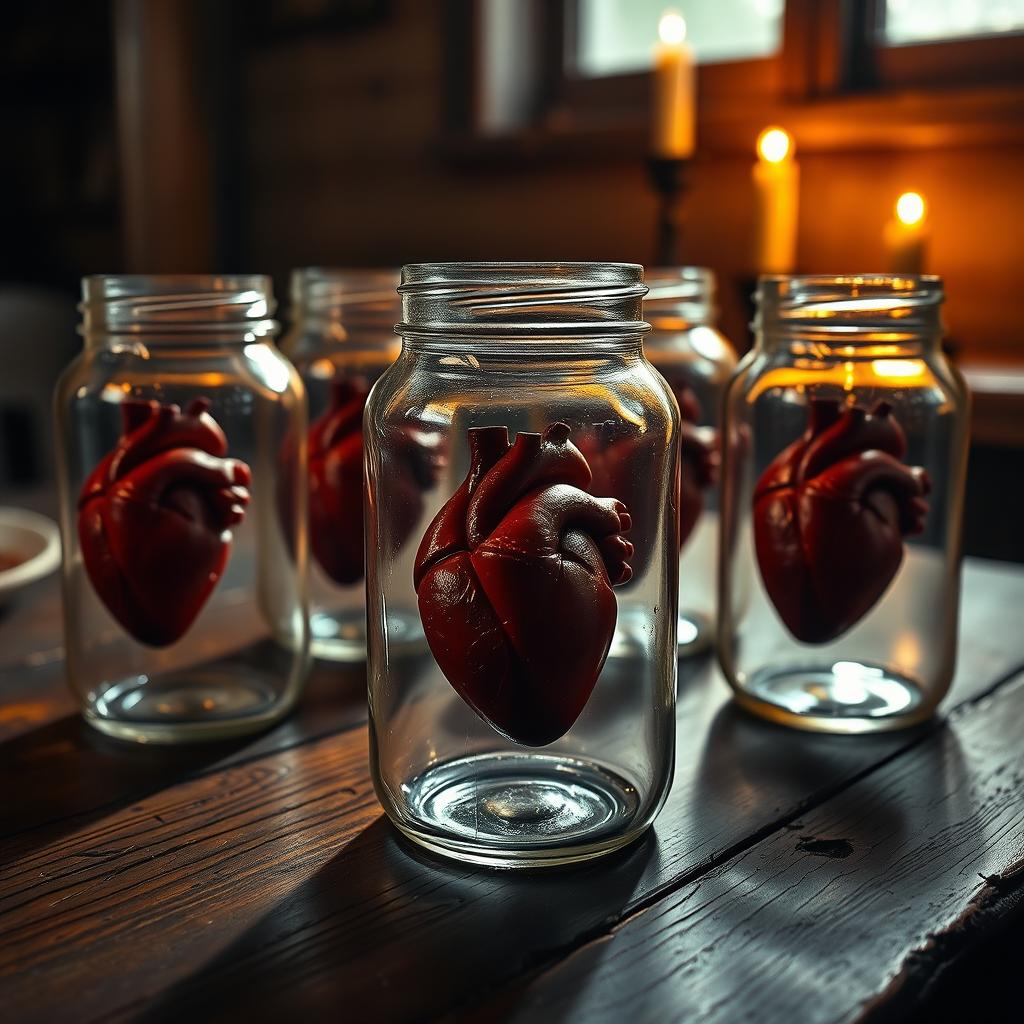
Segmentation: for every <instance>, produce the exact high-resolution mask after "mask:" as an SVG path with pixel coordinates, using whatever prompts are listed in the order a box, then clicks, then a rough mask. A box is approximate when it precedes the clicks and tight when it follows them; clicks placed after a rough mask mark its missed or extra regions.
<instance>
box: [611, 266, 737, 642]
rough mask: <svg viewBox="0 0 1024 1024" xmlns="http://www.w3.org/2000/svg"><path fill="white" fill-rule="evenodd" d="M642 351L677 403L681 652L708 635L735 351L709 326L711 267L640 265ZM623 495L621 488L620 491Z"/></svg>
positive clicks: (709, 637)
mask: <svg viewBox="0 0 1024 1024" xmlns="http://www.w3.org/2000/svg"><path fill="white" fill-rule="evenodd" d="M644 276H645V280H646V283H647V287H648V289H649V291H648V292H647V296H646V298H645V299H644V319H645V320H647V322H648V323H649V324H650V325H651V333H650V334H648V335H647V337H646V338H645V339H644V350H645V351H646V353H647V358H648V359H649V360H650V361H651V362H652V363H653V364H654V366H655V367H656V368H657V370H658V372H659V373H660V374H661V375H662V376H663V377H664V378H665V380H667V381H668V384H669V387H670V388H672V392H673V394H674V395H675V396H676V401H677V402H678V403H679V413H680V418H681V429H680V438H679V447H680V462H679V481H680V487H679V544H680V553H679V656H680V657H688V656H690V655H695V654H699V653H701V652H703V651H706V650H707V649H708V647H710V646H711V645H712V643H713V641H714V623H715V601H716V594H715V565H716V559H717V557H718V513H719V502H718V484H719V462H720V453H719V438H720V436H721V429H720V428H721V422H720V420H721V415H722V397H723V395H724V394H725V387H726V385H727V384H728V383H729V378H730V376H731V375H732V372H733V370H734V369H735V368H736V351H735V349H734V348H733V347H732V345H731V344H730V342H729V340H728V339H727V338H726V337H725V335H724V334H722V332H721V331H720V330H718V328H717V327H716V326H715V318H716V315H717V310H716V308H715V275H714V273H713V272H712V271H710V270H708V269H707V268H706V267H658V268H656V269H654V270H648V271H647V272H646V274H645V275H644ZM620 496H621V495H620Z"/></svg>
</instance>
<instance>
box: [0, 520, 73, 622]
mask: <svg viewBox="0 0 1024 1024" xmlns="http://www.w3.org/2000/svg"><path fill="white" fill-rule="evenodd" d="M0 552H3V553H4V554H11V555H16V556H20V557H21V558H23V559H24V561H23V562H21V563H20V564H19V565H16V566H14V567H13V568H12V569H0V604H2V603H4V602H5V601H6V600H8V599H9V598H10V597H11V596H12V595H13V594H14V593H15V592H16V591H18V590H20V589H21V588H22V587H27V586H28V585H29V584H30V583H35V581H36V580H39V579H42V578H43V577H44V576H49V575H50V573H51V572H53V571H54V569H56V568H57V566H58V565H60V530H58V529H57V524H56V523H55V522H54V521H53V520H52V519H47V518H46V516H41V515H38V514H37V513H35V512H28V511H26V510H25V509H21V508H0Z"/></svg>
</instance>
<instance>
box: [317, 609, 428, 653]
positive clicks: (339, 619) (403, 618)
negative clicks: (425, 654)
mask: <svg viewBox="0 0 1024 1024" xmlns="http://www.w3.org/2000/svg"><path fill="white" fill-rule="evenodd" d="M309 628H310V652H311V653H312V654H313V656H314V657H316V658H323V659H324V660H325V661H366V612H365V611H364V610H363V609H362V608H347V609H344V610H340V611H333V612H332V611H315V612H313V613H312V614H311V615H310V617H309ZM425 642H426V641H425V638H424V635H423V627H422V625H421V624H420V620H419V616H413V615H403V614H402V613H401V612H396V613H394V614H392V615H389V616H388V643H389V645H391V646H392V647H413V646H422V645H424V644H425Z"/></svg>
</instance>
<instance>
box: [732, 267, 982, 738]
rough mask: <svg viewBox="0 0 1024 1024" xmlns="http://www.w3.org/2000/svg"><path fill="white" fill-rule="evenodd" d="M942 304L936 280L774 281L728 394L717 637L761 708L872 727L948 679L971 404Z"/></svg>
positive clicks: (891, 721) (912, 711) (925, 706)
mask: <svg viewBox="0 0 1024 1024" xmlns="http://www.w3.org/2000/svg"><path fill="white" fill-rule="evenodd" d="M941 304H942V284H941V281H940V280H939V279H938V278H936V277H897V276H874V275H867V276H844V277H792V278H787V277H768V278H762V279H761V282H760V286H759V291H758V312H757V317H756V321H755V327H756V330H757V340H756V344H755V347H754V349H753V351H752V352H751V353H750V354H749V355H748V356H747V357H746V358H744V360H743V361H742V362H741V364H740V366H739V368H738V370H737V372H736V374H735V375H734V377H733V379H732V381H731V383H730V385H729V389H728V393H727V399H726V421H725V427H724V431H725V434H724V436H725V437H726V438H727V439H728V440H727V443H725V444H724V445H723V454H724V466H723V480H724V486H723V535H722V557H721V563H720V574H719V585H720V601H719V608H720V612H719V626H718V638H717V639H718V654H719V658H720V660H721V663H722V668H723V670H724V672H725V674H726V677H727V678H728V680H729V682H730V684H731V685H732V687H733V690H734V692H735V694H736V697H737V699H738V700H739V702H740V703H741V704H742V705H743V706H744V707H747V708H749V709H751V710H752V711H755V712H757V713H759V714H762V715H764V716H766V717H768V718H772V719H774V720H776V721H779V722H782V723H785V724H787V725H794V726H799V727H801V728H806V729H816V730H820V731H823V732H844V733H853V732H870V731H877V730H881V729H895V728H899V727H902V726H907V725H911V724H913V723H915V722H918V721H921V720H922V719H924V718H926V717H927V716H928V715H930V714H931V713H932V712H933V711H934V710H935V708H936V706H937V705H938V703H939V701H940V700H942V697H943V696H944V694H945V693H946V691H947V690H948V688H949V684H950V681H951V679H952V676H953V668H954V663H955V660H956V635H957V614H958V604H959V589H960V528H961V511H962V506H963V492H964V476H965V471H966V463H967V443H968V420H969V417H968V411H969V410H968V405H969V399H968V394H967V390H966V388H965V386H964V383H963V380H962V378H961V377H960V375H959V373H958V372H957V371H956V369H955V368H954V367H953V366H952V365H951V364H950V363H949V361H948V360H947V359H946V357H945V356H944V355H943V353H942V349H941V338H942V324H941V319H940V310H941ZM747 565H753V566H755V571H754V577H755V580H754V583H753V586H752V588H751V593H750V598H749V602H747V601H740V600H739V599H738V594H739V590H740V585H739V583H738V579H739V578H740V577H741V576H742V574H743V573H744V572H745V567H746V566H747Z"/></svg>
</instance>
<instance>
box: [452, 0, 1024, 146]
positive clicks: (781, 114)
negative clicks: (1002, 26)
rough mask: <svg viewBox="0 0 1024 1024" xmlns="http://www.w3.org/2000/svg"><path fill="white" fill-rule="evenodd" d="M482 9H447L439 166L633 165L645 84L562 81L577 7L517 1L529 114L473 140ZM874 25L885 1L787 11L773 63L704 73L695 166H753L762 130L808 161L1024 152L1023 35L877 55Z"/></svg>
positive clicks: (794, 1) (790, 1)
mask: <svg viewBox="0 0 1024 1024" xmlns="http://www.w3.org/2000/svg"><path fill="white" fill-rule="evenodd" d="M485 2H487V0H446V7H447V10H448V14H447V17H448V21H447V25H446V32H445V40H446V46H447V52H446V55H445V58H446V59H445V66H446V69H447V72H448V90H447V94H448V96H449V99H450V101H451V102H449V103H448V104H446V113H447V114H448V117H447V120H446V131H445V141H444V149H445V151H446V153H447V155H449V156H451V157H454V158H456V159H463V158H464V159H470V160H477V159H481V158H482V159H500V160H507V159H516V158H521V159H526V160H531V161H534V160H538V159H544V158H546V157H554V158H572V157H574V156H577V157H580V158H588V159H589V158H594V157H597V156H608V157H612V156H614V155H615V154H621V155H623V156H626V155H628V156H629V158H630V159H635V156H636V154H637V152H638V151H639V152H644V151H645V150H646V145H647V134H648V117H649V110H650V105H649V97H650V75H649V73H647V72H636V73H631V74H624V75H615V76H607V77H601V78H587V77H583V76H578V75H574V74H572V73H571V71H569V70H568V69H569V67H570V65H571V45H572V42H573V40H574V38H575V33H574V32H573V25H574V24H575V18H576V0H517V4H518V5H519V7H521V8H522V9H523V10H524V11H528V12H530V13H529V16H530V17H532V18H534V22H533V29H534V31H533V32H532V34H531V35H529V37H528V38H529V39H530V44H531V45H533V46H537V44H538V43H539V46H540V53H541V59H540V60H539V61H537V60H533V61H525V60H524V62H523V63H524V66H527V65H529V66H531V67H532V68H534V70H533V72H532V73H533V75H534V80H533V81H532V83H531V91H530V95H531V100H530V102H529V104H528V109H527V110H526V111H525V113H524V116H523V118H522V121H521V123H519V124H518V125H517V126H516V128H515V130H511V131H506V132H503V133H501V134H498V135H494V134H490V135H489V134H486V133H483V132H481V131H480V129H479V126H480V123H481V121H480V116H479V115H480V110H479V97H480V96H481V95H482V89H481V87H480V83H481V77H482V75H483V74H484V73H485V69H484V68H483V66H482V63H483V62H482V53H481V50H482V25H483V10H482V8H483V4H484V3H485ZM883 11H884V3H883V0H787V2H786V7H785V12H784V15H783V26H782V43H781V47H780V52H779V53H778V54H777V55H776V56H774V57H767V58H754V59H750V60H744V61H730V62H722V63H714V64H703V65H700V66H699V67H698V69H697V88H698V97H699V101H698V102H699V109H698V137H699V139H700V152H699V153H698V158H699V157H700V156H702V155H704V154H709V155H714V154H716V153H736V152H743V153H747V152H750V149H751V146H752V145H753V139H754V138H756V135H757V133H758V131H760V129H761V128H763V127H764V126H765V125H766V124H771V123H782V124H784V125H785V126H786V127H787V128H788V129H789V130H791V131H792V132H793V134H794V135H795V137H796V140H797V144H798V146H799V147H800V148H801V150H803V151H805V152H806V151H831V150H837V149H850V148H860V149H864V148H883V149H889V148H892V149H906V148H918V147H948V146H957V145H969V144H998V143H1019V142H1024V77H1022V72H1021V70H1020V69H1021V67H1022V66H1024V34H1014V35H1012V36H1002V37H998V36H997V37H980V38H968V39H962V40H951V41H944V42H938V43H922V44H908V45H900V46H886V45H885V44H884V43H883V42H882V33H881V25H882V12H883ZM951 79H955V85H954V86H952V87H951V86H950V85H949V82H950V80H951ZM467 83H469V84H468V87H467Z"/></svg>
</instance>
